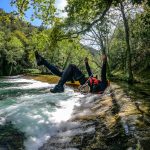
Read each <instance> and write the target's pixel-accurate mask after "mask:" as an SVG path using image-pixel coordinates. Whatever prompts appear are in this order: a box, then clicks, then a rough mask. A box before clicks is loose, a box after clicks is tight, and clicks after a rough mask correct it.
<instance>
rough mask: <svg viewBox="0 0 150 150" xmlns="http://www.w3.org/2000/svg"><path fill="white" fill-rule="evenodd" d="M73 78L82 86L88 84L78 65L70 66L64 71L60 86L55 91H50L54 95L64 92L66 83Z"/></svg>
mask: <svg viewBox="0 0 150 150" xmlns="http://www.w3.org/2000/svg"><path fill="white" fill-rule="evenodd" d="M72 78H73V79H74V80H76V81H79V82H80V84H81V85H83V84H84V83H85V82H86V78H85V76H84V74H83V73H82V72H81V71H80V70H79V69H78V67H77V66H76V65H73V64H70V65H69V66H68V67H67V68H66V69H65V70H64V72H63V74H62V77H61V79H60V80H59V82H58V84H57V85H56V86H55V87H54V88H53V89H50V91H51V92H52V93H60V92H64V84H65V83H66V81H68V80H70V79H72Z"/></svg>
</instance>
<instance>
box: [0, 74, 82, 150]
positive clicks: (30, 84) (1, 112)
mask: <svg viewBox="0 0 150 150" xmlns="http://www.w3.org/2000/svg"><path fill="white" fill-rule="evenodd" d="M52 87H54V84H48V83H43V82H39V81H35V80H32V79H25V78H24V77H20V76H15V77H7V78H1V79H0V125H1V126H5V124H6V123H7V122H11V124H12V125H13V126H14V127H15V128H16V129H18V130H19V131H20V132H23V133H24V134H25V137H26V140H25V141H24V146H25V148H26V149H27V150H37V149H38V148H39V147H40V146H42V145H43V143H44V142H46V140H47V139H48V138H50V137H51V136H52V135H54V134H55V133H56V132H57V131H58V130H59V128H60V127H59V126H60V123H61V122H63V121H66V120H68V119H69V118H70V116H71V113H72V111H73V107H74V106H75V105H78V100H79V98H80V97H82V96H83V95H80V94H79V93H75V92H74V91H73V90H72V89H70V88H68V87H66V90H65V93H58V94H53V93H50V92H49V89H50V88H52Z"/></svg>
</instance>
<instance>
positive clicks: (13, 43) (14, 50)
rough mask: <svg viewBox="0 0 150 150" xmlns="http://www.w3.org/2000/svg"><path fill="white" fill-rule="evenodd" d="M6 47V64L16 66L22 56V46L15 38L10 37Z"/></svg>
mask: <svg viewBox="0 0 150 150" xmlns="http://www.w3.org/2000/svg"><path fill="white" fill-rule="evenodd" d="M6 47H7V51H6V60H7V61H8V63H10V64H14V65H16V64H17V61H18V60H20V59H21V58H22V56H23V53H24V50H23V44H22V43H21V41H20V40H19V39H18V38H17V37H15V36H13V35H11V37H10V40H9V41H8V42H7V43H6Z"/></svg>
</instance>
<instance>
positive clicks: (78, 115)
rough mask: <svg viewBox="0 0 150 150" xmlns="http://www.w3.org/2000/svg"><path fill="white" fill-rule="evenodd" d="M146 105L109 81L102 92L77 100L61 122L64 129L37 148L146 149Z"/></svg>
mask: <svg viewBox="0 0 150 150" xmlns="http://www.w3.org/2000/svg"><path fill="white" fill-rule="evenodd" d="M34 79H35V78H34ZM38 79H39V80H40V78H38ZM51 80H53V78H52V79H51ZM53 81H54V80H53ZM55 81H56V80H55ZM50 82H51V81H50ZM149 106H150V105H144V103H140V104H139V103H138V102H135V101H133V100H132V99H131V98H130V96H129V95H127V94H126V93H125V92H124V90H123V89H122V88H121V87H120V86H119V85H117V84H115V83H111V86H110V87H109V88H108V89H107V90H106V92H105V93H104V94H102V95H93V94H88V95H86V96H84V98H82V99H80V106H76V107H75V108H74V113H73V114H72V117H71V119H70V120H68V121H67V122H62V123H61V126H64V128H62V130H60V131H59V132H58V133H57V134H56V135H55V136H52V137H51V138H50V139H49V140H48V141H47V143H45V144H44V145H43V146H42V147H41V148H40V149H41V150H47V149H51V150H54V149H57V150H59V149H66V148H71V149H84V150H91V149H99V150H101V149H113V150H117V149H118V150H123V149H144V150H148V149H149V147H150V145H149V141H150V128H149V124H150V117H149V110H150V109H149Z"/></svg>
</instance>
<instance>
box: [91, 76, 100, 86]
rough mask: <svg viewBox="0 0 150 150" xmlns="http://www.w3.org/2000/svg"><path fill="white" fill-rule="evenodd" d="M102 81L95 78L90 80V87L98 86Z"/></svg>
mask: <svg viewBox="0 0 150 150" xmlns="http://www.w3.org/2000/svg"><path fill="white" fill-rule="evenodd" d="M100 82H101V81H100V80H98V79H97V78H95V77H90V78H89V86H93V85H98V84H99V83H100Z"/></svg>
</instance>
